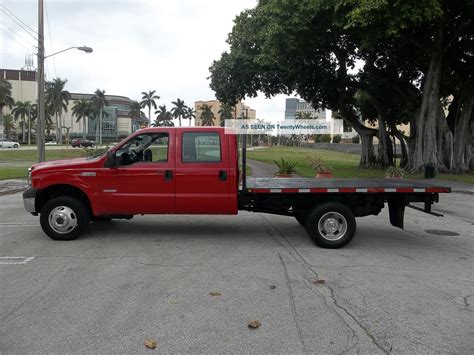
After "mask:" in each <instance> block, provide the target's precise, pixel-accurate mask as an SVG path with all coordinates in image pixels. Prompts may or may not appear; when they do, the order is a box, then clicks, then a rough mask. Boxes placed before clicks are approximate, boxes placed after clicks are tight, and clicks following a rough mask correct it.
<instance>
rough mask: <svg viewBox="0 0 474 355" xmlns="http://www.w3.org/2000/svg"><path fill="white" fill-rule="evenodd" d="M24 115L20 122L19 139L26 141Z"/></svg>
mask: <svg viewBox="0 0 474 355" xmlns="http://www.w3.org/2000/svg"><path fill="white" fill-rule="evenodd" d="M25 125H26V122H25V117H23V121H22V122H21V141H22V142H26V129H25Z"/></svg>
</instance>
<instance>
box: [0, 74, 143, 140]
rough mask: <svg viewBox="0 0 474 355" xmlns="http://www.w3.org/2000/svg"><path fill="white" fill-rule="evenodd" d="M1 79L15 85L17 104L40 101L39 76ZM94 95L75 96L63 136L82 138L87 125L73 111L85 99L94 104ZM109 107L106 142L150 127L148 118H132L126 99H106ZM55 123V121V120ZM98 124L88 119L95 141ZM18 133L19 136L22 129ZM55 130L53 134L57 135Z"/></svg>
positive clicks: (104, 128)
mask: <svg viewBox="0 0 474 355" xmlns="http://www.w3.org/2000/svg"><path fill="white" fill-rule="evenodd" d="M0 79H4V80H7V81H8V82H9V83H10V84H11V85H12V97H13V99H14V100H15V102H16V101H23V102H24V101H30V102H31V103H35V102H36V101H37V97H38V85H37V82H36V72H35V71H26V70H13V69H0ZM92 96H93V95H92V94H82V93H71V99H70V100H69V104H68V106H67V111H66V112H63V114H62V116H61V118H60V125H61V127H64V128H63V135H64V136H66V131H67V130H69V138H71V139H72V138H76V137H82V135H83V122H82V120H81V121H80V122H76V121H77V117H75V116H73V114H72V108H73V106H74V104H75V102H76V101H78V100H80V99H82V98H85V99H87V100H90V99H91V98H92ZM106 99H107V101H108V102H109V106H108V107H106V108H105V110H104V112H105V113H106V114H105V115H104V118H103V124H102V136H103V139H104V140H105V141H116V140H118V139H121V138H123V137H125V136H127V135H129V134H130V133H132V132H134V131H136V130H138V129H139V128H140V127H141V126H143V125H146V124H147V123H148V121H147V120H146V119H144V118H140V119H135V118H131V117H130V115H129V112H130V105H131V104H132V103H133V100H131V99H129V98H128V97H125V96H117V95H106ZM12 109H13V108H8V107H6V108H5V109H4V113H6V114H8V113H11V111H12ZM53 122H55V119H53ZM96 124H97V122H96V120H93V119H86V136H87V138H89V139H95V130H96ZM16 126H17V132H19V131H20V130H19V125H18V124H16ZM54 132H55V130H54V129H53V130H52V132H51V134H53V135H54ZM49 138H51V137H49Z"/></svg>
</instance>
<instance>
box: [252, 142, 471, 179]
mask: <svg viewBox="0 0 474 355" xmlns="http://www.w3.org/2000/svg"><path fill="white" fill-rule="evenodd" d="M315 155H318V156H320V157H321V159H322V160H323V161H324V162H325V164H326V165H328V166H329V167H331V169H332V171H333V174H334V177H337V178H383V177H385V170H382V169H360V168H359V167H358V165H359V155H357V154H349V153H342V152H336V151H331V150H321V149H319V150H318V149H311V148H294V147H291V148H289V147H272V148H266V149H257V150H253V151H248V152H247V157H248V159H253V160H258V161H261V162H265V163H270V164H275V163H274V162H273V161H274V160H278V159H280V158H283V159H285V160H296V161H297V162H298V167H297V169H296V170H297V173H298V174H299V175H301V176H305V177H314V176H315V173H314V171H313V169H312V168H311V167H310V166H309V161H308V157H311V156H315ZM406 178H422V174H410V175H407V176H406ZM436 178H438V179H444V180H452V181H459V182H464V183H469V184H474V174H438V175H437V176H436Z"/></svg>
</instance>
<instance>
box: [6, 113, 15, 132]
mask: <svg viewBox="0 0 474 355" xmlns="http://www.w3.org/2000/svg"><path fill="white" fill-rule="evenodd" d="M3 129H4V131H5V137H7V138H8V137H10V134H11V131H13V130H14V129H15V123H14V118H13V116H12V115H10V114H6V115H5V116H3Z"/></svg>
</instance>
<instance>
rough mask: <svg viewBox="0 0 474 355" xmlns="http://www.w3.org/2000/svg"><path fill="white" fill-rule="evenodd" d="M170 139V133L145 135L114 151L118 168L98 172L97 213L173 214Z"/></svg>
mask: <svg viewBox="0 0 474 355" xmlns="http://www.w3.org/2000/svg"><path fill="white" fill-rule="evenodd" d="M173 139H174V132H173V131H172V130H163V131H160V132H159V133H154V132H148V133H143V134H140V135H137V136H134V137H133V138H131V139H130V140H129V141H127V142H126V143H125V144H124V145H123V146H122V147H121V148H120V149H118V150H117V151H116V160H117V163H118V165H117V166H116V167H113V168H103V169H102V171H101V179H100V192H99V193H100V194H101V199H100V205H101V207H102V208H101V210H104V211H106V214H150V213H174V211H175V179H174V159H173V158H174V154H175V149H174V144H173V143H172V142H173Z"/></svg>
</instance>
